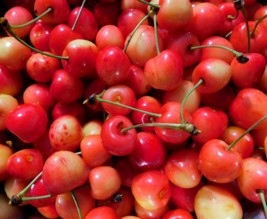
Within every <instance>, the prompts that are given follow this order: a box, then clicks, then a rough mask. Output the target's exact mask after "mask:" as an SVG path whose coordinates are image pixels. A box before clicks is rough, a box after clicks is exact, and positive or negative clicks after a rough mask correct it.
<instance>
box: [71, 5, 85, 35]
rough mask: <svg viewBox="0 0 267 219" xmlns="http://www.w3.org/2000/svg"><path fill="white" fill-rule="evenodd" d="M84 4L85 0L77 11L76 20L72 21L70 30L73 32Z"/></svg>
mask: <svg viewBox="0 0 267 219" xmlns="http://www.w3.org/2000/svg"><path fill="white" fill-rule="evenodd" d="M85 3H86V0H83V2H82V4H81V6H80V10H79V11H78V14H77V17H76V19H75V21H74V24H73V25H72V28H71V29H72V30H75V28H76V26H77V23H78V20H79V18H80V16H81V13H82V10H83V8H84V5H85Z"/></svg>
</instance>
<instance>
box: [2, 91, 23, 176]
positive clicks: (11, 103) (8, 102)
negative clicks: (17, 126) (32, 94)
mask: <svg viewBox="0 0 267 219" xmlns="http://www.w3.org/2000/svg"><path fill="white" fill-rule="evenodd" d="M18 105H19V103H18V101H17V99H16V98H15V97H13V96H11V95H9V94H4V93H3V94H0V111H1V116H0V130H5V129H6V124H5V122H6V119H7V117H8V115H9V114H10V113H11V112H12V111H13V110H14V109H16V108H17V107H18ZM0 178H1V177H0Z"/></svg>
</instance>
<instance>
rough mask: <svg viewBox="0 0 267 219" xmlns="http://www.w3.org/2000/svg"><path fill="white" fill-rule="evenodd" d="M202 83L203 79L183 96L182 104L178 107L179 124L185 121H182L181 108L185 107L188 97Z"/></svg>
mask: <svg viewBox="0 0 267 219" xmlns="http://www.w3.org/2000/svg"><path fill="white" fill-rule="evenodd" d="M203 83H204V79H202V78H201V79H200V80H199V81H198V82H197V83H196V84H195V85H194V86H193V87H192V88H191V89H190V90H189V91H188V92H187V94H186V95H185V96H184V98H183V100H182V102H181V106H180V118H181V123H182V124H183V123H186V122H185V119H184V114H183V108H184V105H185V102H186V100H187V99H188V97H189V96H190V94H191V93H192V92H193V91H194V90H196V89H197V88H198V87H199V86H200V85H201V84H203Z"/></svg>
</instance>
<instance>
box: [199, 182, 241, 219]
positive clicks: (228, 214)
mask: <svg viewBox="0 0 267 219" xmlns="http://www.w3.org/2000/svg"><path fill="white" fill-rule="evenodd" d="M194 206H195V213H196V216H197V218H199V219H208V218H218V219H225V218H232V219H240V218H242V216H243V210H242V207H241V204H240V202H239V201H238V200H237V199H236V197H235V196H234V195H233V194H232V193H230V192H229V191H227V190H226V189H223V188H221V187H218V186H213V185H206V186H203V187H202V188H201V189H199V191H198V193H197V194H196V197H195V204H194ZM229 206H231V207H229Z"/></svg>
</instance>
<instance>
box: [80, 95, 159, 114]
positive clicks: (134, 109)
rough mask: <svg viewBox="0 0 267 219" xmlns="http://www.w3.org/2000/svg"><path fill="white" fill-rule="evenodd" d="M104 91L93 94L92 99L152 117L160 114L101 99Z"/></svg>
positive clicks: (87, 100)
mask: <svg viewBox="0 0 267 219" xmlns="http://www.w3.org/2000/svg"><path fill="white" fill-rule="evenodd" d="M104 92H105V90H104V91H103V92H102V93H100V94H98V95H95V96H94V100H93V101H97V102H102V103H108V104H112V105H115V106H120V107H123V108H126V109H130V110H133V111H137V112H140V113H144V114H147V115H150V116H153V117H158V118H159V117H161V114H158V113H152V112H149V111H145V110H141V109H138V108H135V107H131V106H128V105H125V104H122V103H119V102H113V101H110V100H106V99H103V98H102V97H101V96H102V95H103V94H104ZM90 98H91V96H90V97H89V99H90ZM89 99H86V100H85V101H83V104H85V103H87V102H90V101H91V100H89Z"/></svg>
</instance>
